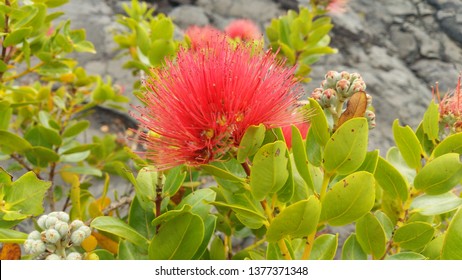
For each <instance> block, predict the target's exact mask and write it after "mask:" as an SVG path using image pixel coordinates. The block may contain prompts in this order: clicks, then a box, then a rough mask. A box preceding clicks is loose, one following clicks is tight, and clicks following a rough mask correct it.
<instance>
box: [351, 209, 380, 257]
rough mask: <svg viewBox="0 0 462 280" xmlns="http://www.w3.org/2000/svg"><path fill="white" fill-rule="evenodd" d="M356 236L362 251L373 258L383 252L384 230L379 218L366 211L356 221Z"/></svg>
mask: <svg viewBox="0 0 462 280" xmlns="http://www.w3.org/2000/svg"><path fill="white" fill-rule="evenodd" d="M356 237H357V239H358V242H359V244H360V245H361V248H363V250H364V252H366V253H368V254H371V255H372V256H373V257H374V258H375V259H379V258H381V257H382V256H383V255H384V254H385V249H386V248H385V245H386V242H387V241H386V239H385V232H384V230H383V227H382V225H381V224H380V222H379V220H378V219H377V218H376V217H375V216H374V215H372V214H371V213H367V214H366V215H364V216H363V217H362V218H361V219H359V220H358V221H357V222H356Z"/></svg>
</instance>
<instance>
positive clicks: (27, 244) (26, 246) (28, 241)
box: [24, 239, 34, 254]
mask: <svg viewBox="0 0 462 280" xmlns="http://www.w3.org/2000/svg"><path fill="white" fill-rule="evenodd" d="M33 242H34V240H32V239H26V241H24V251H26V254H29V253H30V250H31V248H32V243H33Z"/></svg>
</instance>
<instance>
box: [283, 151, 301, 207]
mask: <svg viewBox="0 0 462 280" xmlns="http://www.w3.org/2000/svg"><path fill="white" fill-rule="evenodd" d="M286 153H287V157H288V158H290V160H288V161H287V171H288V173H289V177H287V180H286V183H285V184H284V186H282V188H280V189H279V190H278V192H277V193H276V196H277V200H278V201H279V202H282V203H287V202H289V201H290V200H291V199H292V197H293V196H294V191H295V180H294V176H295V173H298V172H297V171H296V170H293V169H292V166H293V165H294V164H295V163H294V155H293V154H289V151H288V150H286ZM298 176H299V177H300V174H298ZM305 185H306V184H305Z"/></svg>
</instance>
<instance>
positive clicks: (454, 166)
mask: <svg viewBox="0 0 462 280" xmlns="http://www.w3.org/2000/svg"><path fill="white" fill-rule="evenodd" d="M461 180H462V163H460V161H459V154H455V153H449V154H444V155H442V156H440V157H437V158H435V159H434V160H432V161H430V162H429V163H427V164H426V165H425V166H424V167H423V168H422V170H421V171H420V172H419V173H418V174H417V176H416V177H415V179H414V186H415V188H416V189H418V190H422V191H424V192H426V193H427V194H430V195H437V194H442V193H445V192H447V191H449V190H451V189H452V188H453V187H454V186H456V185H457V184H459V183H460V181H461Z"/></svg>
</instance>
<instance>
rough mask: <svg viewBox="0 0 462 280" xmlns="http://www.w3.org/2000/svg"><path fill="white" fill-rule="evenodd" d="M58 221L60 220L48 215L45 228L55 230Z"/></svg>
mask: <svg viewBox="0 0 462 280" xmlns="http://www.w3.org/2000/svg"><path fill="white" fill-rule="evenodd" d="M57 221H58V218H56V217H53V216H50V215H48V218H47V220H46V221H45V228H53V226H54V225H55V224H56V222H57Z"/></svg>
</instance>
